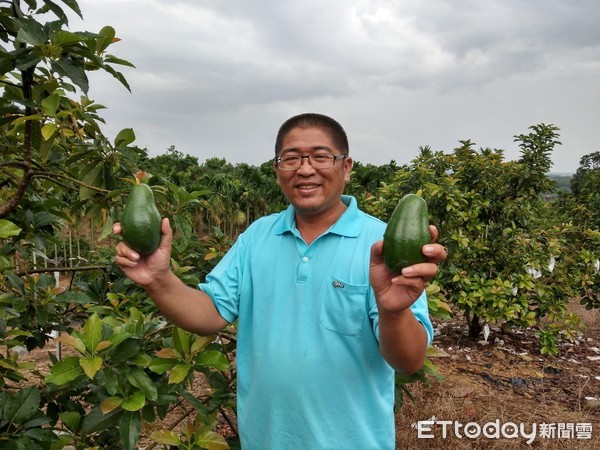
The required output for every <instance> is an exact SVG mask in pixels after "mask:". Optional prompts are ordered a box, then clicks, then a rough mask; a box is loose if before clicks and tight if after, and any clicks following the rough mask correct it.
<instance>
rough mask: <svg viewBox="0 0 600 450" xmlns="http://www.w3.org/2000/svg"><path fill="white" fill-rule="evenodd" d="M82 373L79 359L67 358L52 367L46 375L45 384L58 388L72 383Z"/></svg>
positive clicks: (74, 357)
mask: <svg viewBox="0 0 600 450" xmlns="http://www.w3.org/2000/svg"><path fill="white" fill-rule="evenodd" d="M82 372H83V369H82V368H81V366H80V365H79V358H78V357H76V356H67V357H65V358H63V359H61V360H60V361H59V362H57V363H56V364H55V365H54V366H53V367H52V369H51V370H50V373H49V374H48V375H46V383H53V384H57V385H59V386H60V385H63V384H66V383H68V382H69V381H73V380H74V379H75V378H77V377H78V376H79V375H81V374H82Z"/></svg>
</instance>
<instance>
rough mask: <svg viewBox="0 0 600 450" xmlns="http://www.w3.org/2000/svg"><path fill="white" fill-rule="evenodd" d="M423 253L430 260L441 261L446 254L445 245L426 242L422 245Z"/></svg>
mask: <svg viewBox="0 0 600 450" xmlns="http://www.w3.org/2000/svg"><path fill="white" fill-rule="evenodd" d="M422 252H423V254H424V255H425V256H427V258H428V259H429V260H430V261H435V262H442V261H444V260H445V259H446V257H447V256H448V251H447V250H446V247H444V246H443V245H441V244H427V245H424V246H423V250H422Z"/></svg>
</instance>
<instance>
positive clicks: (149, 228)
mask: <svg viewBox="0 0 600 450" xmlns="http://www.w3.org/2000/svg"><path fill="white" fill-rule="evenodd" d="M160 223H161V218H160V213H159V212H158V209H157V208H156V204H155V203H154V194H153V193H152V189H150V187H149V186H148V185H147V184H136V185H135V186H133V188H131V191H130V192H129V196H128V197H127V202H126V203H125V210H124V211H123V215H122V217H121V235H122V236H123V240H124V241H125V243H126V244H127V245H128V246H129V247H131V248H132V249H133V250H135V251H136V252H138V253H140V254H142V255H147V254H149V253H152V252H153V251H154V250H156V249H157V248H158V244H160Z"/></svg>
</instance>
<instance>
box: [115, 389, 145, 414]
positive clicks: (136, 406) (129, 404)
mask: <svg viewBox="0 0 600 450" xmlns="http://www.w3.org/2000/svg"><path fill="white" fill-rule="evenodd" d="M145 404H146V397H145V396H144V393H143V392H142V391H134V392H133V394H131V396H129V397H126V398H124V399H123V402H122V403H121V408H123V409H124V410H125V411H139V410H140V409H142V408H143V407H144V405H145Z"/></svg>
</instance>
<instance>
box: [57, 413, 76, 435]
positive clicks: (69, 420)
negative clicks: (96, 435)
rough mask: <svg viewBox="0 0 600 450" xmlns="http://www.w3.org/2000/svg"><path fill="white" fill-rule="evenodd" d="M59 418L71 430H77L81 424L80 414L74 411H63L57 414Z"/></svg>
mask: <svg viewBox="0 0 600 450" xmlns="http://www.w3.org/2000/svg"><path fill="white" fill-rule="evenodd" d="M58 417H60V420H61V421H62V422H63V423H64V424H65V425H66V426H67V427H68V428H69V429H70V430H71V431H77V430H79V425H80V424H81V414H79V413H78V412H75V411H65V412H61V413H59V414H58Z"/></svg>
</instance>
